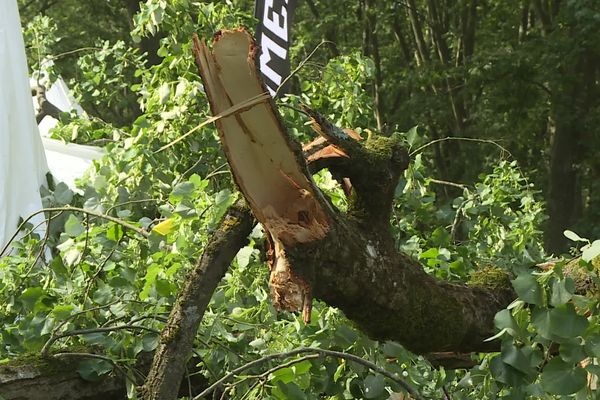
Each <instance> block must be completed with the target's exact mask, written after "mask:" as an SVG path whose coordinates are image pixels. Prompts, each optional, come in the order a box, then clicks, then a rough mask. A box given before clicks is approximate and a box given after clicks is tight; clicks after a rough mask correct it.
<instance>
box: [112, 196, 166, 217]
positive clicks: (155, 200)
mask: <svg viewBox="0 0 600 400" xmlns="http://www.w3.org/2000/svg"><path fill="white" fill-rule="evenodd" d="M158 201H159V200H158V199H139V200H129V201H124V202H122V203H118V204H115V205H114V206H110V207H109V208H108V210H106V214H110V212H111V211H112V210H114V209H115V208H117V207H123V206H126V205H129V204H136V203H150V202H153V203H157V202H158Z"/></svg>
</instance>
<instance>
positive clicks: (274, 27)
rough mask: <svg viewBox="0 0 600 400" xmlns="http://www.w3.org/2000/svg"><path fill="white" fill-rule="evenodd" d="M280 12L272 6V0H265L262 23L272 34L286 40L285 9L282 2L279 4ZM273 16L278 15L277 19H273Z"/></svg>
mask: <svg viewBox="0 0 600 400" xmlns="http://www.w3.org/2000/svg"><path fill="white" fill-rule="evenodd" d="M285 3H287V1H286V2H285ZM280 13H281V14H279V13H277V12H275V9H274V8H273V0H266V1H265V10H264V12H263V25H264V26H265V28H266V29H268V30H269V31H271V32H272V33H273V34H275V35H277V36H278V37H280V38H282V39H283V40H285V41H286V42H287V38H288V29H287V10H286V8H285V5H283V4H282V5H281V11H280ZM275 16H277V17H279V18H278V20H279V21H275Z"/></svg>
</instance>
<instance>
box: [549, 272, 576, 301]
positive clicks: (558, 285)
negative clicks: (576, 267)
mask: <svg viewBox="0 0 600 400" xmlns="http://www.w3.org/2000/svg"><path fill="white" fill-rule="evenodd" d="M574 293H575V283H574V282H573V279H571V278H565V279H561V280H558V279H555V280H554V282H553V283H552V295H551V296H550V304H551V305H553V306H554V307H556V306H560V305H562V304H565V303H567V302H569V300H571V298H573V294H574Z"/></svg>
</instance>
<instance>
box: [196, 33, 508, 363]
mask: <svg viewBox="0 0 600 400" xmlns="http://www.w3.org/2000/svg"><path fill="white" fill-rule="evenodd" d="M194 54H195V57H196V63H197V64H198V67H199V69H200V75H201V77H202V80H203V82H204V87H205V89H206V94H207V96H208V99H209V102H210V105H211V108H212V112H213V114H214V115H218V114H225V115H227V110H228V109H231V108H232V107H236V106H239V104H241V103H244V102H247V101H248V100H251V99H256V98H259V97H260V96H261V94H263V93H264V92H266V90H265V87H264V85H263V84H262V82H261V80H260V77H259V74H258V72H257V69H256V58H257V54H258V52H257V48H256V45H255V43H254V41H253V39H252V37H251V36H250V35H249V34H248V33H247V32H246V31H244V30H241V29H240V30H234V31H221V32H219V33H217V34H216V35H215V38H214V42H213V45H212V50H209V48H208V47H207V46H206V45H205V44H204V43H203V42H201V41H200V40H198V38H197V37H194ZM306 111H307V113H309V115H311V117H312V123H313V128H314V129H315V131H316V132H317V133H318V134H319V135H320V137H321V139H320V140H319V141H320V147H319V149H318V150H317V151H318V152H320V153H318V154H317V155H315V153H311V154H310V155H308V159H309V160H310V161H311V164H312V165H311V166H310V167H311V168H310V169H311V170H312V171H313V172H314V170H315V169H319V168H323V167H328V168H329V169H330V171H332V173H333V174H334V176H338V177H342V178H343V182H344V183H345V188H346V189H347V193H348V196H349V198H348V200H349V209H348V211H347V212H346V213H342V212H340V211H339V210H336V209H335V208H334V207H333V206H332V205H331V203H330V202H329V201H328V200H327V199H326V197H325V196H324V195H323V194H322V193H321V191H320V190H319V188H318V187H317V186H316V185H315V184H314V182H313V180H312V178H311V174H310V173H309V168H307V164H306V161H305V156H304V155H303V153H302V151H301V149H300V147H299V146H298V145H297V144H296V143H295V142H294V141H293V140H292V139H291V138H290V136H288V134H287V132H286V130H285V128H284V126H283V124H282V122H281V120H280V118H279V115H278V113H277V110H276V108H275V106H274V103H273V102H272V101H271V100H270V99H267V100H265V101H264V102H261V103H259V104H258V105H255V106H253V107H252V108H250V109H247V110H246V111H242V112H239V113H236V114H233V115H229V116H226V117H223V118H221V119H219V120H218V121H217V128H218V130H219V134H220V137H221V141H222V144H223V148H224V150H225V154H226V155H227V159H228V161H229V165H230V167H231V170H232V173H233V175H234V178H235V181H236V183H237V185H238V186H239V188H240V190H241V191H242V193H243V194H244V196H245V198H246V199H247V201H248V203H249V205H250V207H251V209H252V211H253V213H254V215H255V217H256V218H257V219H258V221H259V222H260V223H261V224H262V225H263V226H264V228H265V230H266V231H267V234H268V237H269V239H270V240H269V241H270V243H272V246H271V250H270V251H269V258H270V261H269V264H270V267H271V277H270V286H271V291H272V299H273V302H274V304H275V305H276V306H277V307H279V308H282V309H286V310H303V311H304V316H305V320H308V319H309V318H310V303H311V300H312V296H315V297H317V298H319V299H322V300H324V301H325V302H327V303H328V304H330V305H332V306H336V307H339V308H340V309H341V310H343V311H344V313H345V314H346V316H347V317H348V318H350V319H351V320H352V321H354V322H355V323H356V324H357V325H358V326H359V327H360V328H361V329H362V330H363V331H364V332H366V333H367V334H369V335H370V336H371V337H373V338H376V339H391V340H396V341H398V342H400V343H401V344H403V345H404V346H405V347H407V348H408V349H410V350H413V351H415V352H417V353H426V352H437V351H460V352H469V351H479V350H482V351H484V350H488V349H491V348H494V347H496V346H497V345H496V344H493V343H489V342H484V341H483V340H484V339H486V338H488V337H490V336H492V335H493V333H494V332H493V318H494V315H495V314H496V312H497V311H498V310H500V309H501V308H503V307H505V306H506V305H507V304H508V303H509V302H510V301H511V300H512V299H513V298H514V297H513V296H514V294H513V293H512V291H511V290H510V289H509V288H508V287H509V286H510V285H506V287H507V289H504V290H498V289H496V290H489V289H485V288H478V287H467V286H463V285H457V284H451V283H448V282H444V281H439V280H436V279H434V278H432V277H431V276H429V275H428V274H426V273H425V272H424V271H423V269H422V267H421V266H420V265H419V264H418V263H416V262H415V261H414V260H412V259H411V258H409V257H407V256H406V255H403V254H402V253H399V252H398V251H397V250H396V248H395V246H394V240H393V237H392V235H391V232H390V226H389V218H390V213H391V209H392V200H393V195H394V189H395V187H396V184H397V182H398V179H399V177H400V175H401V173H402V171H403V170H404V169H405V168H406V167H407V166H408V163H409V157H408V154H407V152H406V150H405V149H404V148H403V146H402V144H401V141H400V139H399V138H397V137H394V136H392V137H372V138H370V139H368V140H363V141H359V140H357V135H356V134H355V133H353V132H352V131H349V130H342V129H339V128H338V127H336V126H333V125H332V124H330V123H329V122H328V121H326V120H325V119H323V118H322V117H321V116H320V115H318V114H317V113H315V112H313V111H311V110H308V109H307V110H306Z"/></svg>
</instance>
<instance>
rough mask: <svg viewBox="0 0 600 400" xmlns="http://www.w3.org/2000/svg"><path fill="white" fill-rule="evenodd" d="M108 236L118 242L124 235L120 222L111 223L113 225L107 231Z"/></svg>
mask: <svg viewBox="0 0 600 400" xmlns="http://www.w3.org/2000/svg"><path fill="white" fill-rule="evenodd" d="M106 237H107V238H108V239H109V240H112V241H114V242H118V241H119V240H121V238H122V237H123V227H122V226H121V225H119V224H111V226H110V227H109V228H108V230H107V231H106Z"/></svg>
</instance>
